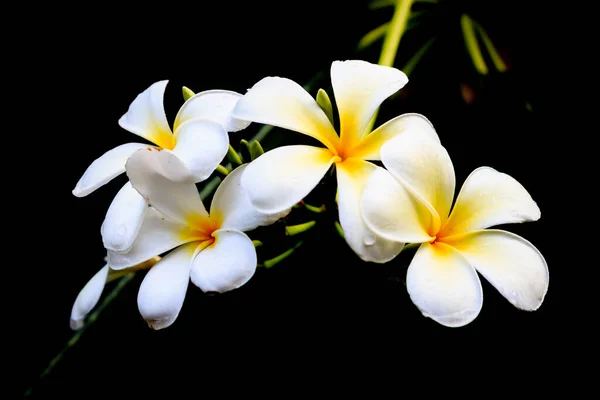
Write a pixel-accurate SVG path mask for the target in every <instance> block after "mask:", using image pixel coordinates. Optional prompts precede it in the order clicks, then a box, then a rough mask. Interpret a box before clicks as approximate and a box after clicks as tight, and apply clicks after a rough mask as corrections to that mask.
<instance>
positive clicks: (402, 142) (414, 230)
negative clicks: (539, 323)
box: [361, 132, 549, 327]
mask: <svg viewBox="0 0 600 400" xmlns="http://www.w3.org/2000/svg"><path fill="white" fill-rule="evenodd" d="M381 159H382V162H383V164H384V165H385V167H386V168H387V171H386V170H385V169H383V168H379V167H378V168H377V170H376V171H375V172H374V173H373V174H372V175H371V177H370V178H369V179H368V181H367V184H366V185H365V189H364V193H363V196H362V199H361V209H362V212H363V216H364V219H365V221H366V223H367V225H368V226H369V228H371V229H372V230H373V231H374V232H376V233H377V234H378V235H381V236H383V237H385V238H386V239H388V240H392V241H397V242H411V243H421V245H420V246H419V248H418V250H417V252H416V254H415V256H414V258H413V259H412V261H411V263H410V266H409V267H408V271H407V275H406V286H407V289H408V293H409V295H410V298H411V300H412V301H413V303H414V304H415V305H416V306H417V307H418V308H419V310H421V312H422V313H423V315H425V316H426V317H430V318H432V319H433V320H435V321H437V322H439V323H440V324H442V325H445V326H450V327H458V326H463V325H466V324H468V323H469V322H471V321H473V319H475V317H477V315H478V314H479V311H480V310H481V306H482V304H483V292H482V289H481V283H480V281H479V277H478V275H477V272H479V273H480V274H481V275H482V276H483V277H484V278H486V279H487V280H488V281H489V282H490V283H491V284H492V285H493V286H494V287H495V288H496V289H497V290H498V291H499V292H500V293H501V294H502V296H504V297H505V298H506V299H508V300H509V301H510V302H511V303H512V304H513V305H514V306H515V307H517V308H519V309H522V310H528V311H533V310H536V309H537V308H538V307H539V306H540V305H541V304H542V301H543V300H544V296H545V295H546V291H547V290H548V279H549V275H548V266H547V265H546V261H545V259H544V257H543V256H542V255H541V254H540V252H539V251H538V250H537V249H536V248H535V247H534V246H533V245H532V244H531V243H529V242H528V241H527V240H525V239H523V238H522V237H520V236H517V235H515V234H512V233H510V232H506V231H504V230H499V229H486V228H489V227H491V226H494V225H500V224H506V223H517V222H525V221H535V220H538V219H539V218H540V215H541V214H540V209H539V208H538V206H537V204H536V203H535V202H534V201H533V199H532V198H531V196H530V195H529V193H528V192H527V190H525V188H524V187H523V186H522V185H521V184H520V183H519V182H517V181H516V180H515V179H514V178H512V177H510V176H509V175H506V174H503V173H501V172H498V171H496V170H495V169H492V168H489V167H481V168H478V169H476V170H475V171H473V172H472V173H471V175H470V176H469V177H468V178H467V180H466V181H465V183H464V185H463V187H462V189H461V191H460V193H459V195H458V198H457V199H456V203H455V205H454V208H453V209H452V212H450V209H451V206H452V199H453V197H454V189H455V176H454V167H453V165H452V161H451V160H450V157H449V156H448V153H447V152H446V149H445V148H444V147H442V145H441V144H440V143H439V141H435V140H432V139H431V138H429V137H426V136H424V135H417V134H413V133H412V132H410V133H407V134H404V135H401V136H398V137H396V138H394V139H392V140H390V141H389V142H388V143H386V144H385V145H384V146H383V147H382V149H381ZM388 171H389V172H388ZM476 271H477V272H476Z"/></svg>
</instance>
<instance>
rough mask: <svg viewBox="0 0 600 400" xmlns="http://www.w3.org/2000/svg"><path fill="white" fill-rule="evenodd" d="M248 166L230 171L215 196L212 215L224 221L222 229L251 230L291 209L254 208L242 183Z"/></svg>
mask: <svg viewBox="0 0 600 400" xmlns="http://www.w3.org/2000/svg"><path fill="white" fill-rule="evenodd" d="M246 167H247V164H244V165H241V166H239V167H238V168H236V169H234V170H233V171H232V172H230V173H229V175H227V177H226V178H225V179H224V180H223V182H222V183H221V184H220V185H219V187H218V188H217V191H216V192H215V195H214V196H213V199H212V203H211V205H210V215H211V217H213V218H215V217H216V218H219V219H220V220H221V221H222V222H221V228H222V229H226V228H230V229H235V230H238V231H241V232H245V231H250V230H252V229H254V228H257V227H259V226H265V225H271V224H272V223H274V222H276V221H277V220H279V219H280V218H283V217H285V216H286V215H288V214H289V212H290V211H291V208H288V209H287V210H284V211H282V212H279V213H275V214H265V213H262V212H260V211H258V210H257V209H256V208H254V207H253V206H252V203H251V202H250V198H249V197H248V193H246V190H244V189H243V187H242V183H241V180H242V173H243V172H244V170H245V169H246Z"/></svg>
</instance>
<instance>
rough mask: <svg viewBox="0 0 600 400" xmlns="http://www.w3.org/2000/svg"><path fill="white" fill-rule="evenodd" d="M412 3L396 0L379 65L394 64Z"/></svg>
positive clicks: (376, 111)
mask: <svg viewBox="0 0 600 400" xmlns="http://www.w3.org/2000/svg"><path fill="white" fill-rule="evenodd" d="M412 4H413V0H396V5H395V8H394V16H393V17H392V21H391V22H390V26H389V28H388V30H387V34H386V35H385V39H383V47H382V48H381V54H380V55H379V62H378V64H379V65H384V66H387V67H391V66H393V65H394V60H395V59H396V52H397V51H398V46H399V45H400V40H401V39H402V34H403V33H404V31H405V30H406V22H407V21H408V17H409V16H410V8H411V7H412ZM378 113H379V109H377V110H375V113H373V117H372V118H371V121H369V124H368V125H367V128H366V129H365V134H368V133H369V132H371V131H372V130H373V126H374V125H375V120H376V119H377V114H378Z"/></svg>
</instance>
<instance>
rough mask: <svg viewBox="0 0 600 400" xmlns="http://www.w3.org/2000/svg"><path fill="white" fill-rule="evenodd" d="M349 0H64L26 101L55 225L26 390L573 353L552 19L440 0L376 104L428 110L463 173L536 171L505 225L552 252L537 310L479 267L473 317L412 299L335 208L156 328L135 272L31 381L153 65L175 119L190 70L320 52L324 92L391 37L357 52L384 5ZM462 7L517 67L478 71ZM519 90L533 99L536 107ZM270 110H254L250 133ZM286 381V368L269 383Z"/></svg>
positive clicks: (25, 303) (51, 341)
mask: <svg viewBox="0 0 600 400" xmlns="http://www.w3.org/2000/svg"><path fill="white" fill-rule="evenodd" d="M345 3H346V2H341V1H331V2H316V1H304V2H277V3H260V4H251V3H250V2H247V3H244V4H243V5H240V4H235V3H232V4H227V3H224V2H223V3H219V4H213V3H210V4H208V3H206V4H205V2H196V3H194V5H193V6H191V5H184V4H176V3H172V4H171V3H170V4H169V6H168V7H165V6H164V5H161V6H160V7H159V6H158V5H157V6H156V8H155V7H153V6H150V5H149V4H150V3H147V4H146V5H144V6H140V7H139V8H136V9H133V8H132V9H117V8H107V7H105V6H100V5H98V6H89V7H88V6H86V7H85V8H81V9H79V8H77V7H75V8H73V7H71V6H70V7H66V6H64V7H65V8H64V9H62V8H61V6H56V7H54V8H53V10H52V12H53V13H55V14H57V17H56V18H55V19H53V23H52V24H50V25H49V26H48V27H47V28H46V31H45V32H46V34H45V35H40V37H39V41H40V42H39V44H41V46H40V54H39V55H38V57H39V61H40V64H39V65H40V69H39V73H38V74H37V75H36V76H35V77H34V78H37V79H39V80H40V85H43V86H41V87H42V88H43V89H42V90H43V93H45V94H48V96H47V97H46V99H45V105H44V110H41V114H39V117H38V115H35V116H30V118H32V119H33V117H36V118H38V121H41V120H43V121H44V123H43V124H40V125H41V126H43V127H42V128H38V129H43V132H44V134H49V135H51V137H52V138H53V140H52V141H51V142H50V143H44V144H40V145H39V146H38V148H39V154H36V157H37V159H36V164H35V165H36V166H39V167H41V168H42V170H43V173H42V175H41V179H38V180H37V182H35V187H34V188H32V189H33V190H34V191H35V193H36V196H37V197H36V206H38V207H43V208H44V210H45V211H44V212H45V214H43V215H36V216H35V217H34V219H35V221H36V223H37V224H38V225H36V226H39V223H40V222H42V226H41V227H40V228H35V229H36V230H38V229H39V230H41V231H43V233H42V234H39V235H38V234H37V233H36V234H34V235H31V234H29V235H30V236H29V237H31V238H32V239H33V240H34V243H35V245H34V246H33V247H31V246H30V247H28V248H27V250H26V251H27V252H28V254H31V256H32V260H33V261H31V262H28V264H27V266H26V267H24V268H25V270H26V273H25V276H24V278H22V279H23V281H25V282H26V287H27V289H26V290H25V291H24V292H23V299H22V300H21V301H20V304H21V305H22V308H21V309H20V312H19V314H20V316H21V317H22V319H23V320H24V321H23V322H22V323H21V324H20V328H19V329H20V334H19V336H21V340H22V344H21V345H20V347H19V349H20V350H19V351H20V352H21V353H22V356H21V357H19V362H18V367H19V368H18V371H19V374H20V376H21V377H22V379H21V381H20V384H21V387H22V389H23V390H24V389H25V388H27V387H29V386H31V385H33V384H35V385H36V386H35V387H34V391H33V397H34V398H50V397H57V398H61V397H63V398H64V397H70V396H76V395H80V394H81V395H84V398H85V396H88V395H94V396H96V395H97V396H99V397H102V396H113V397H125V396H129V397H131V396H133V397H134V398H137V397H148V396H150V397H152V396H153V395H155V394H158V393H162V392H164V393H170V392H171V393H172V391H176V392H177V395H175V394H173V393H172V394H173V396H174V397H175V398H179V397H181V396H180V395H179V393H182V394H183V393H188V391H189V394H188V395H189V396H198V397H199V396H202V395H207V394H209V393H219V394H227V393H230V392H231V391H233V390H239V389H242V390H244V388H248V387H258V388H259V389H260V390H261V391H262V390H264V391H265V392H267V391H274V392H275V393H279V394H280V395H281V396H286V397H287V395H288V394H289V393H292V394H293V393H294V392H295V391H296V390H298V389H302V388H304V389H309V390H315V391H316V390H317V389H312V388H314V387H315V386H314V385H315V384H316V383H319V382H326V383H329V385H328V386H331V385H333V389H335V390H338V389H339V388H352V387H354V386H357V385H359V384H361V383H364V382H365V380H366V379H367V376H370V375H375V376H377V377H378V378H377V380H378V382H379V384H377V385H375V386H377V387H378V388H379V389H384V390H390V391H391V393H393V394H401V393H402V391H403V390H404V388H405V387H406V386H407V385H410V384H409V383H407V382H406V381H405V380H404V378H405V377H408V373H409V371H413V372H416V373H417V374H418V375H421V376H422V377H437V376H440V375H445V374H446V373H456V370H460V369H461V368H467V369H465V370H464V371H465V372H464V376H462V378H461V381H460V382H458V383H454V384H453V386H455V387H456V390H459V391H462V390H465V387H466V385H469V380H470V379H471V376H470V374H471V372H472V371H473V370H479V372H483V374H484V375H486V374H485V372H484V371H487V370H488V369H489V370H491V369H492V367H499V369H500V370H501V371H503V372H502V375H496V378H497V379H502V380H503V382H504V380H506V379H508V380H510V381H511V382H512V383H511V384H514V383H516V382H521V381H524V382H525V381H528V380H529V379H531V378H532V377H534V376H537V374H541V373H544V372H552V371H557V370H561V371H565V369H564V368H565V364H564V363H563V364H560V365H562V367H559V366H558V365H559V364H558V361H557V360H559V359H562V358H561V357H563V356H564V355H565V354H568V353H569V350H568V343H567V339H566V337H567V336H566V335H567V334H568V333H569V331H570V330H571V329H572V326H571V328H569V326H570V325H569V323H570V317H569V313H568V309H567V306H566V303H565V302H566V300H567V294H566V289H567V283H566V279H567V276H568V271H567V269H566V266H565V265H563V264H561V262H560V258H561V257H560V254H561V248H560V242H559V241H558V240H557V238H556V236H555V235H554V234H553V232H554V231H555V227H556V226H557V224H558V219H559V218H560V215H559V213H558V210H557V208H558V207H557V204H559V203H560V197H559V196H561V194H560V193H557V188H556V186H555V184H554V183H553V182H554V177H555V176H556V172H557V166H556V163H555V162H554V158H553V151H554V148H555V147H556V146H557V144H556V143H554V142H553V141H552V139H551V137H552V134H553V133H555V131H556V129H557V128H556V127H555V126H554V124H553V122H552V121H553V120H552V114H551V112H552V108H551V106H552V104H553V99H552V88H551V87H549V85H548V80H549V77H550V72H548V70H547V68H546V60H547V54H548V53H547V51H548V49H549V47H550V46H549V43H548V40H549V38H548V33H549V30H551V22H550V21H548V19H547V18H545V16H546V14H544V9H543V8H542V5H540V4H538V3H532V2H528V3H527V4H526V5H525V4H523V3H524V2H501V1H490V2H479V3H478V2H472V3H469V2H447V3H451V4H450V5H448V6H444V7H443V8H441V10H442V11H441V12H439V13H438V14H437V16H436V17H435V18H434V19H433V21H434V23H433V24H431V25H430V26H425V27H423V29H422V30H421V31H419V32H416V31H411V32H410V33H408V34H406V35H405V36H404V38H403V40H402V44H401V48H400V50H399V52H398V57H397V64H396V66H397V67H402V65H404V63H405V62H406V60H407V59H408V58H409V57H410V55H412V54H413V53H414V51H415V50H416V49H417V48H418V47H419V45H420V44H422V43H424V41H425V40H427V38H428V37H429V36H427V35H428V34H429V33H430V32H438V39H436V42H435V43H434V45H433V46H432V48H431V51H430V53H428V55H427V56H426V57H425V58H424V59H423V60H422V62H421V64H420V65H419V66H418V67H417V69H416V70H415V72H414V74H413V75H411V79H410V81H409V83H408V85H407V86H406V87H405V88H404V89H403V90H402V91H401V94H400V95H399V96H398V97H397V98H396V99H394V100H391V101H390V102H389V105H385V106H384V108H383V109H382V112H381V114H380V116H381V118H380V119H379V122H380V123H381V122H383V121H385V120H387V119H389V118H392V117H393V116H396V115H398V114H400V113H404V112H419V113H422V114H424V115H426V116H427V117H428V118H429V119H430V120H431V121H432V122H433V124H434V126H435V127H436V129H437V131H438V134H439V135H440V138H441V140H442V143H443V144H444V145H445V147H446V148H447V149H448V151H449V154H450V156H451V157H452V160H453V162H454V166H455V169H456V176H457V189H458V187H460V185H462V182H464V179H465V178H466V177H467V176H468V174H469V173H470V172H471V171H472V170H473V169H475V168H477V167H479V166H483V165H487V166H491V167H493V168H495V169H498V170H500V171H502V172H506V173H508V174H510V175H512V176H513V177H515V178H516V179H517V180H519V181H520V182H521V183H522V184H523V185H524V186H525V188H527V190H528V191H529V192H530V193H531V195H532V197H533V198H534V200H536V202H537V203H538V205H539V206H540V208H541V210H542V218H541V219H540V220H539V221H537V222H534V223H528V224H522V225H513V226H507V227H506V229H507V230H510V231H512V232H514V233H517V234H519V235H521V236H523V237H525V238H526V239H528V240H529V241H531V242H532V243H533V244H534V245H535V246H536V247H537V248H538V249H539V250H540V251H541V252H542V254H543V255H544V256H545V257H546V260H547V261H548V264H549V268H550V277H551V278H550V287H549V291H548V294H547V296H546V299H545V301H544V303H543V305H542V306H541V308H540V309H539V310H538V311H536V312H534V313H527V312H523V311H519V310H517V309H515V308H514V307H513V306H512V305H511V304H510V303H509V302H508V301H506V300H505V299H504V298H502V297H501V296H500V295H499V294H498V293H497V292H496V291H495V289H494V288H493V287H492V286H491V285H489V284H487V282H485V280H484V279H482V284H483V287H484V297H485V301H484V306H483V309H482V312H481V314H480V315H479V316H478V318H477V319H476V320H475V321H474V322H473V323H471V324H469V325H468V326H466V327H463V328H458V329H450V328H444V327H442V326H440V325H438V324H436V323H435V322H433V321H431V320H429V319H426V318H424V317H422V316H421V314H420V313H419V311H418V310H417V309H416V307H415V306H414V305H413V304H412V303H411V302H410V299H409V297H408V294H407V293H406V288H405V286H404V283H403V281H404V275H405V270H406V264H407V262H408V259H406V258H400V257H399V258H398V259H397V260H396V261H394V262H392V263H389V264H386V265H383V266H382V265H377V264H368V263H363V262H361V261H360V260H358V258H357V257H356V256H355V255H354V254H353V253H352V252H351V251H350V250H349V249H348V248H347V246H346V245H345V243H344V242H343V241H342V240H341V239H340V238H339V237H337V236H336V234H335V232H334V231H333V230H332V226H331V224H329V225H327V224H326V223H327V222H328V221H325V220H323V221H322V222H323V227H321V228H320V229H315V230H314V231H312V232H311V233H308V234H307V235H305V237H303V238H304V239H305V241H306V243H305V245H304V247H302V248H301V250H300V251H299V252H297V253H296V254H295V255H294V256H293V257H292V258H290V259H289V260H288V261H286V262H284V263H282V264H280V265H278V266H276V267H274V268H272V269H270V270H265V269H259V270H258V271H257V273H256V274H255V276H254V277H253V278H252V279H251V281H250V282H249V283H248V284H246V285H245V286H244V287H242V288H240V289H238V290H236V291H233V292H230V293H227V294H225V295H220V296H207V295H204V294H202V293H201V292H200V290H198V289H197V288H195V287H194V286H190V288H189V290H188V294H187V298H186V302H185V304H184V307H183V310H182V312H181V314H180V316H179V318H178V320H177V321H176V322H175V323H174V325H173V326H171V327H170V328H168V329H165V330H163V331H158V332H155V331H152V330H151V329H149V328H148V327H147V326H146V325H145V324H144V322H143V320H142V319H141V317H140V316H139V313H138V311H137V304H136V296H137V288H138V287H139V283H140V281H141V277H142V275H143V274H140V276H138V277H136V278H135V280H134V281H133V282H132V283H130V285H129V286H128V287H127V289H126V290H125V291H124V292H123V293H122V294H121V295H120V296H119V298H118V299H117V300H116V301H114V303H113V304H112V305H111V306H110V307H109V308H108V309H107V310H106V311H105V312H104V313H103V314H102V315H101V316H100V318H99V319H98V320H97V322H96V323H94V324H93V325H92V326H91V327H90V328H89V329H88V330H87V331H86V332H85V334H84V335H83V337H82V339H81V340H80V341H79V342H78V343H77V344H76V345H75V346H74V347H73V348H71V349H70V351H69V352H68V353H67V354H66V356H65V358H64V359H63V360H62V362H61V363H60V364H58V365H57V366H56V367H55V369H54V370H53V371H52V372H51V373H50V374H49V375H48V376H47V377H45V379H44V380H43V381H41V382H38V375H39V373H40V372H41V371H42V370H43V369H44V368H45V367H46V365H47V363H48V361H49V360H50V359H52V358H53V357H54V356H55V355H56V354H57V353H58V352H59V351H60V350H61V348H62V347H63V346H64V344H65V343H66V342H67V341H68V340H69V338H70V337H71V335H72V332H71V330H70V329H69V326H68V325H69V315H70V311H71V306H72V303H73V301H74V299H75V297H76V295H77V293H78V292H79V290H80V289H81V288H82V287H83V285H84V284H85V283H86V282H87V280H88V279H89V278H90V277H91V276H92V275H93V274H94V273H95V272H96V271H97V270H98V269H99V268H100V267H101V266H102V265H103V257H104V255H105V252H104V249H103V248H102V242H101V238H100V224H101V223H102V220H103V218H104V214H105V212H106V209H107V208H108V205H109V204H110V201H111V199H112V197H113V196H114V194H115V193H116V192H117V190H118V189H119V188H120V187H121V185H122V184H123V183H124V182H125V179H126V178H125V177H124V176H121V177H119V178H118V179H115V180H114V181H113V182H111V183H110V184H108V185H106V186H105V187H103V188H101V189H99V190H98V191H96V192H94V193H93V194H91V195H89V196H87V197H85V198H82V199H80V198H75V197H74V196H72V194H71V190H72V189H73V187H74V186H75V183H76V182H77V180H78V179H79V177H80V176H81V174H82V173H83V172H84V171H85V169H86V168H87V166H88V165H89V164H90V163H91V162H92V161H93V160H94V159H95V158H97V157H98V156H100V155H101V154H103V153H104V152H105V151H107V150H109V149H111V148H113V147H115V146H117V145H119V144H121V143H126V142H131V141H138V138H137V137H136V136H134V135H133V134H130V133H128V132H126V131H124V130H122V129H121V128H120V127H119V126H118V125H117V120H118V119H119V117H120V116H121V115H122V114H123V113H124V112H125V111H126V110H127V107H128V106H129V104H130V102H131V101H132V100H133V99H134V98H135V96H136V95H137V94H138V93H140V92H141V91H143V90H144V89H146V88H147V87H148V86H149V85H150V84H152V83H153V82H156V81H158V80H162V79H169V80H170V83H169V85H168V87H167V93H166V99H165V102H166V107H167V109H166V111H167V116H168V119H169V121H170V122H171V123H172V121H173V118H174V116H175V114H176V112H177V109H178V107H179V105H180V104H181V94H180V88H181V86H182V85H186V86H188V87H190V88H192V89H193V90H194V91H196V92H198V91H201V90H207V89H215V88H222V89H230V90H235V91H238V92H240V93H244V92H245V90H246V89H247V88H250V87H251V86H252V85H253V84H254V83H255V82H257V81H258V80H260V79H261V78H263V77H264V76H271V75H275V76H284V77H288V78H291V79H293V80H295V81H297V82H299V83H301V84H303V83H306V82H307V81H309V80H310V79H311V77H312V76H314V75H315V73H317V72H319V71H324V72H325V74H324V75H323V78H322V79H321V81H320V83H319V84H318V85H317V88H318V87H323V88H325V89H327V90H328V91H329V93H330V95H331V89H330V86H328V85H330V81H329V76H328V73H329V66H330V64H331V62H332V61H334V60H343V59H352V58H361V59H365V60H367V61H371V62H377V58H378V52H379V49H380V44H376V45H374V46H373V47H372V48H371V49H369V50H367V51H362V52H356V51H355V45H356V43H357V42H358V40H359V39H360V37H361V36H362V35H363V34H364V33H366V32H367V31H369V30H370V29H372V28H374V27H375V26H377V25H378V24H380V23H382V22H384V21H385V20H386V19H389V18H390V17H391V9H389V8H388V9H385V10H379V11H371V10H369V9H368V8H367V6H366V3H364V2H355V3H353V2H348V3H353V4H345ZM481 3H485V6H483V5H482V4H481ZM342 4H343V6H342ZM461 11H469V12H470V13H471V15H473V16H474V17H475V18H477V19H478V20H479V21H480V22H481V23H482V24H483V25H484V26H485V27H486V28H487V30H488V33H489V34H490V36H492V39H494V40H495V42H496V43H497V44H498V47H499V48H501V52H502V54H503V56H504V57H505V59H506V60H507V61H508V63H509V65H510V67H511V69H510V71H509V72H507V73H505V74H497V73H491V74H490V75H489V76H487V77H484V78H482V77H479V76H478V75H477V74H476V73H475V72H474V70H473V68H472V65H471V64H470V61H469V58H468V55H467V53H466V51H465V50H464V45H463V42H462V39H461V36H460V24H459V17H460V12H461ZM42 50H43V51H42ZM36 82H37V80H36ZM461 85H462V87H463V88H465V85H467V86H468V87H470V88H471V89H472V90H473V92H474V93H475V98H474V101H473V102H472V103H471V104H466V102H465V101H464V99H463V96H462V95H461V93H462V92H461ZM311 93H312V94H316V90H315V89H314V90H313V91H311ZM527 102H529V103H530V104H531V106H532V109H533V111H528V110H527V109H526V107H525V104H526V103H527ZM258 128H259V126H258V125H257V124H253V125H251V127H249V128H248V129H246V130H245V131H244V133H243V137H246V138H248V137H250V136H251V135H252V134H254V133H255V132H256V131H257V130H258ZM273 135H286V136H285V138H286V141H288V142H290V143H299V142H301V141H302V140H304V139H303V138H302V137H301V135H299V134H295V133H290V132H283V131H278V133H273ZM46 137H47V136H46ZM236 138H237V137H236ZM297 218H299V219H300V220H301V219H302V218H303V216H302V215H301V214H300V215H299V216H298V217H297ZM40 219H41V220H42V221H40ZM267 251H268V250H267ZM259 254H260V253H259ZM112 287H113V286H112V285H110V286H109V288H112ZM479 366H481V367H482V368H481V369H480V367H479ZM482 370H483V371H482ZM459 376H460V374H459ZM355 377H357V378H355ZM546 377H548V375H546ZM487 378H488V379H489V380H490V381H494V380H495V379H496V378H495V377H493V376H488V377H487ZM284 382H289V385H284V386H282V389H276V388H278V387H279V386H278V385H280V384H282V385H283V383H284ZM338 384H339V386H338ZM371 390H372V389H371ZM186 397H187V396H186Z"/></svg>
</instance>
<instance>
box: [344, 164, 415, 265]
mask: <svg viewBox="0 0 600 400" xmlns="http://www.w3.org/2000/svg"><path fill="white" fill-rule="evenodd" d="M376 168H378V167H376V166H375V165H373V164H371V163H369V162H367V161H362V160H357V159H352V160H347V161H346V162H344V163H341V164H339V165H338V168H337V171H336V172H337V181H338V209H339V217H340V225H341V226H342V228H343V230H344V238H345V239H346V242H347V243H348V245H349V246H350V248H351V249H352V250H353V251H354V252H355V253H356V254H357V255H358V256H359V257H360V258H362V259H363V260H364V261H373V262H378V263H384V262H388V261H390V260H391V259H393V258H394V257H396V255H398V253H400V251H401V250H402V247H404V243H398V242H394V241H391V240H387V239H385V238H383V237H381V236H379V235H377V234H375V233H373V232H372V231H371V230H370V229H369V228H368V227H367V225H365V222H364V221H363V218H362V216H361V213H360V196H361V193H362V192H363V189H364V186H365V183H366V181H367V179H368V177H369V175H371V174H372V173H373V171H374V170H375V169H376Z"/></svg>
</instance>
